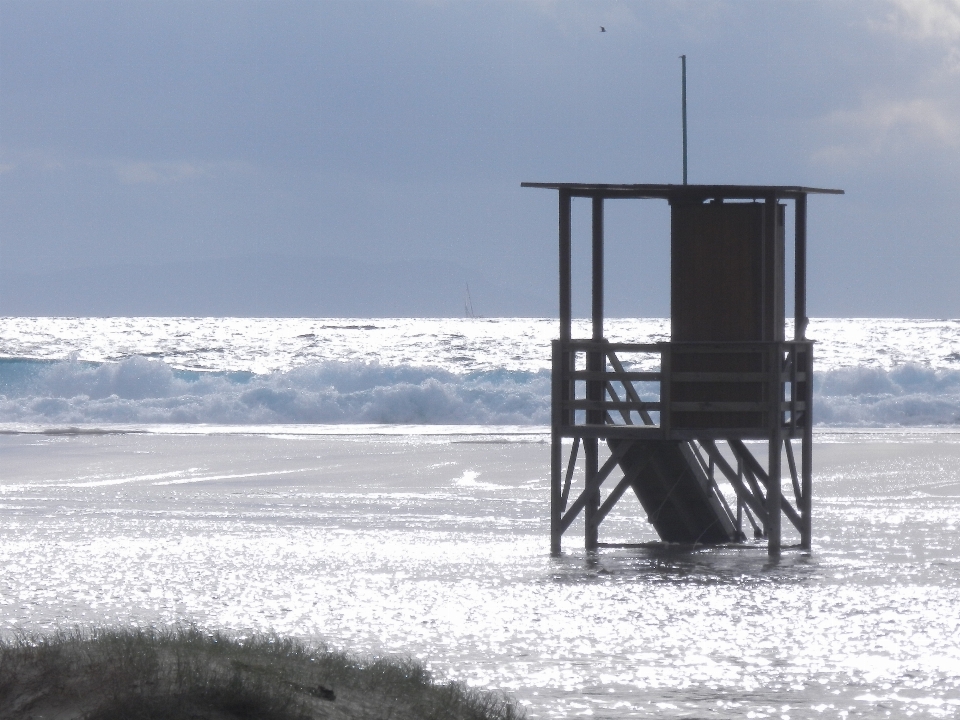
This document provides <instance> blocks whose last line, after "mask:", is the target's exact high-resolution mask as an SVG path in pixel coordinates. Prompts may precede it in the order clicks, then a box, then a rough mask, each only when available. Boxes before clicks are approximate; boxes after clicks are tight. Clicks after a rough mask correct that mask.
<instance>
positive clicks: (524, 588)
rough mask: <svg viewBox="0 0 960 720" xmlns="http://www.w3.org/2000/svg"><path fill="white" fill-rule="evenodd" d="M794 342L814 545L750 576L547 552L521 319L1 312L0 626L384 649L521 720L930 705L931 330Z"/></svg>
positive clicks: (949, 587)
mask: <svg viewBox="0 0 960 720" xmlns="http://www.w3.org/2000/svg"><path fill="white" fill-rule="evenodd" d="M612 325H613V329H614V330H615V332H616V333H618V339H624V340H639V341H643V340H649V339H653V340H655V339H659V338H662V337H663V335H664V333H665V331H666V324H665V323H664V322H663V321H658V320H655V321H620V322H619V323H617V322H616V321H615V322H614V323H612ZM811 326H812V327H811V332H810V333H809V334H810V335H811V336H812V337H815V338H817V339H818V340H820V343H819V345H818V348H817V358H818V363H819V364H818V372H819V375H820V377H819V379H818V381H817V388H818V391H817V392H818V394H817V398H816V402H817V408H818V412H819V413H820V416H819V421H818V426H817V430H816V432H815V449H814V463H815V464H814V487H815V505H814V518H815V521H814V547H813V550H812V552H810V553H801V552H798V551H786V552H785V553H784V556H783V558H782V559H781V560H780V561H779V562H775V563H774V562H771V561H770V560H769V559H768V558H767V556H766V553H765V548H764V546H763V544H762V543H757V544H755V545H748V546H747V547H745V548H739V549H731V548H727V549H702V550H697V551H689V550H681V549H676V548H671V547H669V546H660V545H656V544H652V545H649V546H647V547H639V548H623V549H612V548H606V549H603V550H601V551H600V552H599V553H598V554H596V555H590V554H586V553H584V552H583V550H582V542H580V540H579V539H578V538H579V537H580V535H579V533H581V532H582V528H581V527H580V525H578V524H575V525H574V526H573V527H572V528H571V530H570V531H569V533H568V535H567V536H565V546H564V554H563V555H562V556H560V557H551V556H550V555H549V553H548V522H547V517H546V500H547V496H548V490H547V486H548V481H547V477H548V467H549V443H548V437H549V436H548V432H547V428H546V427H545V426H544V425H543V424H542V422H543V417H544V415H543V414H542V413H545V412H546V406H547V405H548V398H547V397H546V393H547V392H548V390H547V388H548V387H549V382H548V376H547V375H546V372H547V371H546V367H547V364H548V355H549V353H548V348H549V340H550V339H551V337H552V335H553V332H554V329H555V328H554V325H553V324H552V323H550V322H548V321H540V320H533V321H530V320H488V321H454V320H446V321H437V320H362V321H340V320H337V321H326V320H279V321H272V320H231V319H218V320H193V319H188V320H177V319H173V320H171V319H133V320H124V319H112V320H94V319H79V320H77V319H63V320H50V319H37V320H29V319H17V320H10V321H4V323H3V324H2V325H0V327H2V328H3V330H2V334H0V343H2V345H0V348H2V352H3V354H4V356H5V360H4V361H3V362H2V363H0V373H2V375H0V382H2V383H3V388H2V390H0V403H3V404H2V413H3V414H2V415H0V421H2V422H3V429H4V431H5V432H4V433H3V434H0V621H2V624H3V627H4V628H5V630H6V632H13V631H15V630H17V629H24V630H27V631H43V630H48V629H51V628H54V627H71V626H73V625H77V624H79V625H102V624H109V625H130V624H140V625H144V624H154V623H165V624H168V623H176V622H186V623H196V624H198V625H200V626H201V627H214V628H225V629H227V630H229V631H231V632H234V633H237V634H246V633H250V632H255V631H277V632H281V633H285V634H290V635H294V636H297V637H301V638H303V639H306V640H312V641H324V642H327V643H329V644H331V645H332V646H334V647H338V648H343V649H348V650H351V651H353V652H357V653H361V654H366V655H378V654H400V655H410V656H413V657H416V658H419V659H421V660H422V661H424V662H425V663H427V664H428V665H429V666H430V667H431V668H432V669H434V670H435V671H436V672H437V673H438V674H439V675H440V676H441V677H448V678H453V679H458V680H462V681H464V682H466V683H469V684H471V685H475V686H479V687H489V688H499V689H503V690H506V691H509V692H510V693H511V694H512V695H513V696H514V697H515V698H516V699H517V701H518V702H519V703H522V704H523V705H524V706H525V707H526V708H527V712H528V714H529V716H530V717H556V718H563V717H573V716H578V715H587V716H593V717H602V718H626V717H678V718H680V717H682V718H693V717H697V718H699V717H721V718H739V717H776V718H783V717H787V718H805V717H905V716H912V717H957V716H960V560H958V557H957V548H958V545H960V427H957V423H956V418H957V417H958V408H960V402H958V395H960V391H958V384H960V381H958V377H957V375H958V373H960V360H958V357H960V355H958V351H960V333H958V324H957V323H951V322H946V321H944V322H933V321H930V322H920V321H907V320H885V321H875V320H871V321H855V320H834V321H815V322H814V323H812V324H811ZM378 333H379V335H378ZM311 336H312V337H311ZM312 404H315V405H316V406H317V407H319V408H321V410H317V411H316V412H318V413H327V414H319V415H315V416H310V415H304V414H298V413H306V412H307V411H308V410H309V409H310V407H311V405H312ZM545 404H546V405H545ZM324 408H325V409H324ZM337 413H339V415H337ZM390 413H392V414H390ZM384 417H387V418H392V419H398V422H401V423H411V422H419V423H420V424H417V425H413V424H383V423H382V422H380V420H382V419H383V418H384ZM315 419H316V420H315ZM317 420H318V421H317ZM497 421H498V422H500V424H496V425H495V424H493V423H494V422H497ZM506 423H509V424H506ZM841 423H843V424H845V425H847V426H851V425H853V426H856V427H853V428H850V427H847V428H845V429H841V428H840V427H838V425H839V424H841ZM784 491H785V492H789V483H787V484H785V487H784ZM655 539H656V538H655V535H654V534H653V533H652V532H651V530H650V527H649V526H648V525H647V524H646V523H645V521H644V520H643V513H642V512H641V510H640V508H639V505H638V504H637V503H636V502H635V501H633V502H630V501H629V499H625V500H624V501H623V502H622V503H621V504H620V505H619V506H618V507H617V508H616V509H615V510H614V512H613V513H611V515H610V516H609V517H608V519H607V520H606V521H605V522H604V524H603V526H602V527H601V540H603V541H608V542H629V543H649V542H650V541H653V540H655Z"/></svg>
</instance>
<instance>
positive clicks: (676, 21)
mask: <svg viewBox="0 0 960 720" xmlns="http://www.w3.org/2000/svg"><path fill="white" fill-rule="evenodd" d="M601 26H602V27H604V28H605V29H606V32H601V31H600V28H601ZM681 54H685V55H686V56H687V63H688V71H687V72H688V79H687V87H688V114H689V180H690V182H691V183H744V184H785V185H808V186H816V187H834V188H842V189H844V190H845V191H846V194H845V195H843V196H839V197H819V196H818V197H813V198H811V200H810V203H809V271H808V274H809V281H808V282H809V291H808V296H809V300H808V308H809V314H810V315H811V316H815V317H825V316H834V317H837V316H902V317H929V318H944V317H952V318H955V317H958V316H960V281H958V277H957V276H958V272H960V0H869V1H864V0H856V1H850V2H845V1H844V0H829V1H825V2H817V1H816V0H802V1H801V0H793V1H790V0H776V1H775V0H755V1H751V0H698V1H685V0H658V1H657V2H652V1H651V2H638V1H632V2H631V1H628V0H620V1H617V0H607V1H597V2H583V1H570V2H565V1H563V0H557V1H552V0H485V1H483V2H469V1H466V0H383V1H377V0H370V1H359V0H343V1H339V0H338V1H333V0H309V1H308V0H296V1H289V2H288V1H284V0H262V1H258V2H249V1H245V0H230V1H229V2H227V1H220V0H189V1H188V2H178V1H177V0H163V1H158V2H139V1H133V0H121V1H119V2H114V1H97V0H85V1H80V0H69V1H66V2H60V1H46V0H25V1H19V0H0V315H2V314H6V315H18V314H60V315H84V314H102V315H125V314H190V315H203V314H215V315H233V314H235V315H271V314H278V315H350V314H357V315H379V316H391V315H436V316H456V315H460V314H463V312H464V299H465V297H464V296H465V293H466V288H467V286H468V285H469V288H470V299H471V300H472V304H473V307H474V311H475V312H476V313H478V314H482V315H488V316H494V315H517V316H525V315H555V314H556V312H557V300H556V290H557V289H556V272H557V259H556V254H557V252H556V233H557V215H556V194H555V193H554V192H551V191H546V190H534V189H521V188H520V183H521V181H540V182H559V181H570V182H610V183H621V182H623V183H632V182H652V183H664V182H680V179H681V130H680V117H681V115H680V60H679V58H678V56H679V55H681ZM574 232H575V242H576V247H575V250H576V255H575V265H574V270H575V273H576V274H577V275H576V277H577V284H576V286H575V292H574V307H575V312H577V313H578V314H581V315H586V314H588V312H589V311H588V308H587V305H586V303H587V301H588V298H589V290H588V286H587V266H586V261H587V257H588V252H589V250H588V246H589V209H588V203H587V201H575V203H574ZM606 253H607V261H608V277H607V300H606V304H607V310H608V312H609V313H610V314H611V315H621V316H633V315H637V316H666V315H668V314H669V265H668V257H669V208H668V207H667V206H666V205H665V203H662V202H660V201H650V200H648V201H617V202H610V203H608V204H607V248H606Z"/></svg>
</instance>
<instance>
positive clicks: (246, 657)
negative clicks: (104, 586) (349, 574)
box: [0, 628, 523, 720]
mask: <svg viewBox="0 0 960 720" xmlns="http://www.w3.org/2000/svg"><path fill="white" fill-rule="evenodd" d="M522 716H523V712H522V711H521V710H519V709H517V707H515V706H514V705H513V704H512V703H511V702H510V701H509V700H508V698H507V697H506V696H505V695H502V694H499V693H491V692H484V691H479V690H474V689H470V688H467V687H465V686H464V685H462V684H460V683H453V682H446V683H444V682H438V681H435V680H434V679H433V678H432V677H431V675H430V673H429V672H428V671H427V670H426V669H425V668H424V667H423V665H421V664H420V663H418V662H415V661H412V660H386V659H373V660H358V659H356V658H352V657H350V656H349V655H346V654H344V653H341V652H336V651H331V650H329V649H327V648H326V647H323V646H316V647H311V646H307V645H304V644H302V643H300V642H297V641H295V640H291V639H287V638H280V637H276V636H271V635H263V636H256V637H252V638H247V639H235V638H231V637H228V636H226V635H224V634H222V633H216V632H214V633H207V632H203V631H201V630H199V629H196V628H172V629H159V630H158V629H133V630H103V629H101V630H93V631H80V630H76V631H69V632H64V631H61V632H56V633H54V634H51V635H46V636H30V635H19V636H17V637H14V638H13V639H10V640H6V641H0V717H3V718H10V719H11V720H18V719H23V720H27V719H28V718H29V719H31V720H41V719H46V718H51V719H52V718H57V720H72V719H73V718H76V719H78V720H80V719H83V720H121V719H122V720H188V719H191V720H233V719H235V718H243V719H250V720H254V719H256V720H301V719H305V718H311V719H312V718H338V719H339V718H343V719H347V718H350V719H353V718H357V719H360V718H363V719H366V718H370V720H407V719H410V720H413V719H414V718H416V719H417V720H433V719H434V718H436V720H441V719H443V720H448V719H449V720H516V719H519V718H522Z"/></svg>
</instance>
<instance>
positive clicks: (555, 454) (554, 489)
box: [550, 340, 564, 555]
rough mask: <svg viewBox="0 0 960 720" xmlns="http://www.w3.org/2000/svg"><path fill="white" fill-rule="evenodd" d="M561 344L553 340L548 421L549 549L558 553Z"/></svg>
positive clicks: (561, 453)
mask: <svg viewBox="0 0 960 720" xmlns="http://www.w3.org/2000/svg"><path fill="white" fill-rule="evenodd" d="M563 348H564V344H563V342H562V341H560V340H554V341H553V366H552V373H551V376H550V386H551V388H550V390H551V393H550V395H551V397H550V400H551V406H550V410H551V412H550V415H551V417H550V424H551V426H552V428H551V429H552V432H551V436H550V553H551V554H552V555H559V554H560V538H561V537H562V535H563V530H562V529H561V527H560V522H561V519H562V518H563V489H562V487H561V482H562V477H563V435H561V433H560V426H561V423H562V417H563V413H562V410H561V409H562V407H563V386H564V378H563Z"/></svg>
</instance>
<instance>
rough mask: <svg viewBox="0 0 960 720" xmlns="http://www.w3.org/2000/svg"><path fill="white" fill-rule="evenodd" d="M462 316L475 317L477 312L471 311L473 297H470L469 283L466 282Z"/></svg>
mask: <svg viewBox="0 0 960 720" xmlns="http://www.w3.org/2000/svg"><path fill="white" fill-rule="evenodd" d="M463 314H464V317H468V318H475V317H477V314H476V313H475V312H473V298H472V297H470V283H467V292H466V295H465V296H464V299H463Z"/></svg>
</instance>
